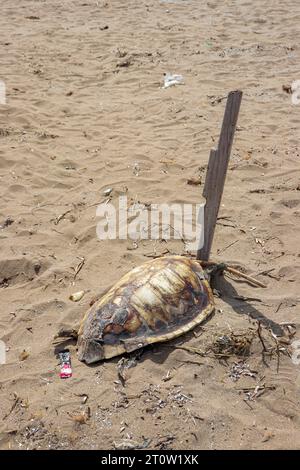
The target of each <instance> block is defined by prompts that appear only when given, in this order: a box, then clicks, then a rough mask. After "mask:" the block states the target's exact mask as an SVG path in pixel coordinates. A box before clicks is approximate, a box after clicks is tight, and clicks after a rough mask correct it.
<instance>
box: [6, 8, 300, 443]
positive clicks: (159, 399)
mask: <svg viewBox="0 0 300 470" xmlns="http://www.w3.org/2000/svg"><path fill="white" fill-rule="evenodd" d="M0 10H1V15H0V30H1V37H0V64H1V65H0V80H2V81H3V82H4V83H5V86H6V104H1V105H0V183H1V184H0V201H1V202H0V340H2V341H4V343H5V347H6V363H5V364H2V365H0V371H1V375H0V449H124V448H132V449H139V448H144V449H156V450H159V449H299V448H300V411H299V400H300V398H299V397H300V395H299V391H300V364H297V361H295V360H293V357H294V356H293V352H295V346H294V349H293V342H295V341H297V340H299V339H300V332H299V326H300V319H299V303H300V293H299V292H300V290H299V278H298V277H297V276H298V275H300V251H299V246H300V230H299V228H300V182H299V177H300V165H299V162H300V146H299V138H300V130H299V126H300V104H299V105H295V104H293V103H292V99H291V94H289V93H287V92H286V91H284V90H283V88H282V87H283V86H285V87H289V86H290V85H291V83H292V82H293V81H295V80H299V79H300V70H299V64H300V52H299V51H300V49H299V47H300V46H299V36H300V26H299V25H300V4H299V2H298V1H296V0H292V1H287V2H285V3H282V2H279V1H278V0H274V1H272V2H268V1H265V0H252V1H251V2H250V1H248V0H238V1H233V0H232V1H223V2H221V1H217V0H212V1H209V2H206V1H205V2H200V1H199V0H161V1H159V0H147V1H146V0H139V1H136V0H126V1H124V0H111V1H109V0H107V1H104V0H103V1H102V0H99V1H95V0H93V1H92V0H64V1H58V0H9V1H7V2H2V5H1V7H0ZM165 73H173V74H181V75H182V76H183V78H184V84H181V85H178V86H172V87H169V88H167V89H164V88H163V87H162V86H163V83H164V74H165ZM236 89H239V90H242V91H243V100H242V104H241V109H240V114H239V119H238V127H237V130H236V134H235V140H234V143H233V148H232V153H231V159H230V164H229V169H228V174H227V179H226V185H225V190H224V194H223V199H222V204H221V208H220V213H219V219H218V223H217V226H216V232H215V238H214V243H213V248H212V253H211V258H212V259H213V260H216V261H218V262H227V263H232V264H233V265H234V266H236V267H238V268H239V269H240V270H241V271H243V272H247V273H248V274H250V275H252V276H254V277H255V278H256V279H258V280H260V281H261V282H263V283H265V284H266V286H267V287H266V288H259V287H253V286H250V285H249V284H247V283H245V282H242V281H241V279H238V278H236V277H235V276H232V275H230V276H229V275H226V276H225V277H224V278H220V279H219V280H218V282H217V284H216V285H215V286H214V287H215V303H216V311H215V314H214V316H213V317H212V318H211V319H210V320H209V321H208V322H207V323H205V324H204V325H203V326H200V327H197V328H196V329H195V330H193V331H191V332H190V333H187V334H186V335H184V336H181V337H179V338H177V339H175V340H172V341H170V342H168V343H161V344H157V345H155V346H153V347H148V348H145V349H144V350H143V351H141V352H140V354H138V355H137V356H136V359H135V366H134V367H131V368H129V369H128V370H126V372H125V374H126V376H125V381H124V383H123V382H122V381H120V377H119V375H118V361H119V359H120V358H119V357H118V358H114V359H111V360H109V361H106V362H104V363H100V364H97V365H95V366H87V365H86V364H84V363H82V362H80V361H79V360H78V359H77V357H76V344H75V343H74V342H73V341H67V342H66V343H65V346H67V347H68V348H69V350H70V353H71V357H72V367H73V376H72V377H71V378H69V379H66V380H62V379H61V378H60V377H59V371H60V366H59V360H58V358H57V355H56V352H57V348H58V344H57V340H54V337H55V335H56V333H57V332H58V330H59V329H60V328H62V327H63V326H70V325H76V324H78V322H79V321H80V320H81V318H82V317H83V315H84V314H85V312H86V311H87V309H88V308H89V305H90V303H91V302H92V301H93V299H95V298H99V296H101V294H102V293H103V292H104V291H105V290H106V289H107V288H108V287H110V286H112V285H113V284H114V283H115V282H116V281H118V280H119V279H120V277H121V275H123V274H125V273H126V272H128V271H129V270H130V269H132V268H133V267H135V266H138V265H140V264H142V263H143V262H145V261H147V260H149V259H151V258H152V257H155V256H158V255H160V254H166V253H169V254H184V253H185V244H184V242H183V241H181V240H164V239H160V240H151V239H148V240H138V241H137V242H134V241H133V240H130V239H129V240H120V239H116V240H99V238H98V237H97V234H96V226H97V223H98V218H97V216H96V208H97V206H98V204H100V203H103V202H105V201H106V200H107V196H105V194H107V193H105V190H107V189H108V188H111V189H112V192H111V194H110V195H109V200H110V202H111V203H115V204H117V200H118V197H119V196H120V195H126V196H127V199H128V204H134V203H141V204H146V205H149V204H162V203H167V204H174V203H180V204H182V203H190V204H195V203H198V202H200V201H201V200H202V190H203V184H204V180H205V173H206V167H207V162H208V157H209V152H210V150H211V148H213V147H215V146H216V145H217V142H218V138H219V133H220V126H221V123H222V119H223V114H224V108H225V104H226V97H227V94H228V93H229V92H230V91H231V90H236ZM191 179H193V181H194V180H196V181H197V182H198V183H199V184H188V183H189V181H190V180H191ZM82 290H84V291H85V295H84V296H83V297H82V299H81V300H80V301H79V302H76V303H75V302H72V301H71V300H70V299H69V296H70V294H72V293H74V292H78V291H82ZM282 323H284V324H282ZM224 337H226V338H227V339H228V338H231V339H232V340H234V341H236V343H234V344H235V347H233V348H231V349H230V351H229V352H228V351H227V353H226V352H225V354H223V355H222V351H221V350H220V349H218V348H221V343H220V341H221V340H220V338H224ZM238 340H239V341H241V342H242V343H243V344H242V346H241V347H239V345H238ZM221 342H222V341H221ZM243 346H244V349H243ZM245 348H246V350H247V352H248V353H247V355H246V356H245V354H244V352H245ZM197 351H198V352H197ZM203 351H204V352H205V353H203ZM201 352H202V353H201ZM223 352H224V351H223ZM292 356H293V357H292Z"/></svg>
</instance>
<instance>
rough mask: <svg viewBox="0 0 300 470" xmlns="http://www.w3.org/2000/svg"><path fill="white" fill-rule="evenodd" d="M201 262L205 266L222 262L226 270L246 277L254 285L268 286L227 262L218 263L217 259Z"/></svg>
mask: <svg viewBox="0 0 300 470" xmlns="http://www.w3.org/2000/svg"><path fill="white" fill-rule="evenodd" d="M199 263H200V264H201V266H202V267H203V268H207V267H209V266H218V264H221V265H222V266H223V269H224V271H227V272H229V273H231V274H234V275H235V276H238V277H241V278H243V279H246V281H248V282H249V283H250V284H253V285H254V286H257V287H264V288H266V287H267V286H266V284H264V283H263V282H261V281H258V280H257V279H255V278H254V277H252V276H249V274H245V273H242V272H241V271H239V270H238V269H236V268H232V267H231V266H228V265H227V264H226V263H217V262H215V261H202V260H199Z"/></svg>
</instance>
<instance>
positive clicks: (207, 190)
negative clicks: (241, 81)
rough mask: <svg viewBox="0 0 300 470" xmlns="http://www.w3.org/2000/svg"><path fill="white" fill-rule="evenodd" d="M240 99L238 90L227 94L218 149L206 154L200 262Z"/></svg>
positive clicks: (205, 251) (210, 231) (210, 237)
mask: <svg viewBox="0 0 300 470" xmlns="http://www.w3.org/2000/svg"><path fill="white" fill-rule="evenodd" d="M241 101H242V92H241V91H239V90H237V91H231V92H230V93H229V95H228V98H227V103H226V108H225V113H224V118H223V124H222V129H221V134H220V138H219V143H218V148H217V150H211V152H210V156H209V161H208V167H207V172H206V178H205V183H204V189H203V196H204V198H205V199H206V204H205V208H204V245H203V247H202V248H201V249H199V250H198V252H197V259H201V260H203V261H208V259H209V255H210V250H211V246H212V242H213V238H214V232H215V226H216V223H217V217H218V212H219V207H220V203H221V199H222V194H223V189H224V184H225V178H226V173H227V168H228V163H229V158H230V152H231V147H232V142H233V137H234V133H235V129H236V123H237V119H238V114H239V110H240V104H241Z"/></svg>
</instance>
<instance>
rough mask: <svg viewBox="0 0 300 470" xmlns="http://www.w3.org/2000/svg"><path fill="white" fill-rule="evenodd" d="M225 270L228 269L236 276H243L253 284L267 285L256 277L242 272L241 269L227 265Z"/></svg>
mask: <svg viewBox="0 0 300 470" xmlns="http://www.w3.org/2000/svg"><path fill="white" fill-rule="evenodd" d="M225 271H228V272H229V273H231V274H235V275H236V276H239V277H242V278H244V279H246V281H248V282H250V283H251V284H254V285H255V286H258V287H267V286H266V284H264V283H263V282H260V281H258V280H257V279H255V278H254V277H252V276H249V275H248V274H244V273H242V272H241V271H238V270H237V269H235V268H231V267H230V266H226V268H225Z"/></svg>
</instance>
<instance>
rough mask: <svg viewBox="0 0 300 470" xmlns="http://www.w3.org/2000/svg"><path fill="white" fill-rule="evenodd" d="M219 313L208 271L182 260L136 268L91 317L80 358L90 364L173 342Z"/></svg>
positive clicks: (168, 259)
mask: <svg viewBox="0 0 300 470" xmlns="http://www.w3.org/2000/svg"><path fill="white" fill-rule="evenodd" d="M213 310H214V302H213V295H212V291H211V289H210V286H209V283H208V282H207V280H206V279H205V276H204V272H203V269H202V267H201V265H200V263H199V262H198V261H196V260H192V259H189V258H185V257H183V256H166V257H162V258H157V259H154V260H151V261H148V262H146V263H144V264H143V265H141V266H139V267H137V268H134V269H133V270H132V271H130V272H129V273H127V274H126V275H125V276H123V277H122V278H121V280H120V281H119V282H117V283H116V284H115V285H114V286H113V287H112V288H111V289H110V290H109V291H108V292H107V293H106V294H105V295H104V296H103V297H102V298H101V299H100V300H99V301H98V302H96V303H95V304H94V305H93V306H92V307H91V309H90V310H89V311H88V312H87V314H86V315H85V317H84V318H83V320H82V323H81V325H80V328H79V332H78V343H77V345H78V357H79V360H81V361H85V362H86V363H87V364H90V363H93V362H97V361H100V360H102V359H109V358H111V357H114V356H118V355H120V354H122V353H124V352H130V351H134V350H135V349H138V348H141V347H143V346H145V345H147V344H151V343H156V342H159V341H168V340H170V339H172V338H176V337H177V336H180V335H182V334H183V333H185V332H187V331H189V330H191V329H192V328H194V327H195V326H196V325H199V324H200V323H202V322H203V321H204V320H205V319H206V318H207V317H208V316H209V315H210V314H211V313H212V312H213Z"/></svg>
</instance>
